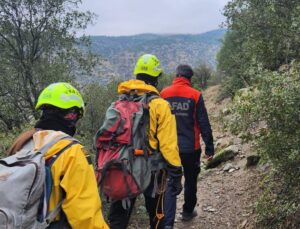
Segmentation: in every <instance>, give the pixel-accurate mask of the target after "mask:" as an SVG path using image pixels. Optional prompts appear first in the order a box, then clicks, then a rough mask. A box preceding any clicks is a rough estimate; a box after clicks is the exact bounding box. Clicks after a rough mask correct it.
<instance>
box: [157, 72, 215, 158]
mask: <svg viewBox="0 0 300 229" xmlns="http://www.w3.org/2000/svg"><path fill="white" fill-rule="evenodd" d="M161 96H162V98H164V99H166V100H167V101H169V103H170V104H171V106H172V110H173V113H174V114H175V117H176V124H177V135H178V145H179V151H180V153H192V152H194V151H195V150H198V149H200V134H201V136H202V139H203V140H204V142H205V145H206V150H205V154H207V155H209V156H211V155H213V154H214V145H213V136H212V130H211V126H210V123H209V119H208V115H207V111H206V108H205V104H204V100H203V97H202V94H201V92H200V91H198V90H196V89H194V88H192V86H191V82H190V80H189V79H187V78H185V77H177V78H176V79H175V80H174V81H173V84H172V85H171V86H169V87H167V88H165V89H163V90H162V92H161Z"/></svg>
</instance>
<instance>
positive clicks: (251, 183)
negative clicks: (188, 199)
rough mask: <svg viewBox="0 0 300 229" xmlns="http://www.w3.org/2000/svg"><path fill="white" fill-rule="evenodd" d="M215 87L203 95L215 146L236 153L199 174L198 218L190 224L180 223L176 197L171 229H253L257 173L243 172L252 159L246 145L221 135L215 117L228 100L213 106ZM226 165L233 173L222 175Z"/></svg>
mask: <svg viewBox="0 0 300 229" xmlns="http://www.w3.org/2000/svg"><path fill="white" fill-rule="evenodd" d="M218 90H219V87H218V86H214V87H210V88H209V89H207V90H206V91H205V92H204V100H205V104H206V107H207V110H208V114H209V116H210V121H211V124H212V128H213V133H214V139H215V142H218V145H219V146H218V148H217V151H218V149H220V148H224V147H225V146H227V145H236V146H237V147H238V149H239V153H238V155H237V156H236V157H235V159H234V160H232V161H230V162H225V163H223V164H221V165H220V166H219V167H217V168H215V169H211V170H207V171H202V172H201V175H200V177H199V181H198V194H197V196H198V204H197V207H196V210H197V213H198V216H197V217H195V218H194V219H193V220H192V221H190V222H185V223H184V222H182V221H181V219H180V212H181V211H182V204H183V195H182V194H181V195H180V196H179V197H178V202H177V215H176V223H175V226H174V228H175V229H181V228H185V229H190V228H195V229H197V228H201V229H223V228H224V229H225V228H255V211H254V210H255V202H256V200H257V197H258V195H259V193H260V190H259V180H260V177H259V171H258V169H257V168H256V167H255V168H251V169H246V168H245V165H246V158H247V156H249V155H252V154H253V152H251V150H250V147H249V146H248V145H242V144H241V141H240V140H239V139H238V138H236V137H233V136H231V135H230V134H228V133H223V132H222V129H221V127H220V125H219V122H218V121H217V120H218V115H219V114H220V111H222V110H223V109H225V108H226V106H227V105H228V103H229V100H224V101H222V102H221V103H216V98H217V93H218ZM202 161H205V159H202ZM228 163H230V164H231V165H232V166H233V167H235V168H236V170H234V171H231V172H224V171H223V168H224V166H225V165H226V164H228Z"/></svg>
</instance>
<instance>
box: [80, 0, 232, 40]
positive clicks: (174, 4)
mask: <svg viewBox="0 0 300 229" xmlns="http://www.w3.org/2000/svg"><path fill="white" fill-rule="evenodd" d="M227 2H229V0H147V1H145V0H82V5H81V6H80V9H81V10H90V11H91V12H94V13H96V14H97V15H98V17H97V19H96V20H95V24H94V25H91V26H89V27H88V28H87V30H86V31H85V33H86V34H87V35H113V36H119V35H134V34H141V33H159V34H170V33H171V34H174V33H189V34H198V33H203V32H206V31H210V30H213V29H218V28H219V26H220V24H221V23H222V22H223V21H224V16H223V15H222V9H223V7H224V6H225V4H226V3H227Z"/></svg>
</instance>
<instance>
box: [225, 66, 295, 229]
mask: <svg viewBox="0 0 300 229" xmlns="http://www.w3.org/2000/svg"><path fill="white" fill-rule="evenodd" d="M285 68H286V70H285V71H284V72H271V71H267V70H263V71H261V72H260V73H259V74H258V75H257V77H258V78H259V82H258V83H257V85H256V86H255V87H252V88H248V89H244V90H241V91H240V92H239V93H238V95H237V96H236V97H235V98H234V101H235V106H234V108H233V113H234V114H235V117H234V121H232V123H231V129H232V131H233V132H235V133H236V134H238V133H240V132H244V133H247V135H246V137H245V139H246V140H254V142H255V145H256V148H257V150H258V152H259V153H260V155H261V156H262V157H263V158H265V159H268V160H270V161H271V162H272V164H273V165H274V168H275V169H276V172H277V174H278V176H277V177H279V178H278V179H279V182H278V181H274V182H276V183H277V184H278V183H279V184H280V185H281V187H282V189H283V191H282V190H281V191H280V192H279V193H277V194H276V192H275V191H274V193H275V194H276V195H275V194H274V195H273V196H272V197H274V201H275V203H276V204H274V205H273V206H274V207H275V208H268V205H265V204H267V203H268V202H269V201H262V202H261V203H260V208H259V209H269V211H267V212H264V210H260V211H259V213H260V215H259V217H260V222H261V223H262V224H266V222H269V226H270V227H268V228H276V225H277V224H278V225H279V224H280V223H282V222H283V221H285V220H287V218H288V217H289V215H290V214H293V213H295V212H296V211H299V210H300V206H299V205H298V204H297V203H299V196H298V197H297V195H296V196H295V195H294V194H293V193H292V191H291V190H299V188H300V166H299V165H300V110H299V107H300V94H299V91H300V63H296V62H294V63H293V64H292V65H287V66H285ZM272 203H274V202H272ZM295 204H296V205H295ZM270 205H271V203H270ZM290 206H293V208H292V207H290ZM283 209H285V210H287V209H289V210H288V211H283ZM270 217H272V221H268V219H269V218H270ZM270 222H272V223H274V225H271V223H270ZM271 226H272V227H271ZM273 226H274V227H273Z"/></svg>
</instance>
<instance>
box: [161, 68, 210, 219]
mask: <svg viewBox="0 0 300 229" xmlns="http://www.w3.org/2000/svg"><path fill="white" fill-rule="evenodd" d="M193 75H194V72H193V69H192V68H191V67H190V66H189V65H185V64H182V65H179V66H178V67H177V68H176V78H175V79H174V81H173V83H172V85H171V86H169V87H167V88H165V89H163V90H162V92H161V97H162V98H164V99H166V100H167V101H168V102H169V103H170V104H171V106H172V112H173V114H175V117H176V125H177V135H178V146H179V153H180V158H181V162H182V165H183V169H184V178H185V182H184V204H183V210H182V220H183V221H189V220H191V219H192V218H193V217H195V216H196V215H197V212H196V211H195V210H194V208H195V206H196V203H197V177H198V174H199V173H200V155H201V147H200V134H201V137H202V139H203V141H204V143H205V155H206V158H207V159H208V160H210V159H212V157H213V155H214V144H213V135H212V130H211V125H210V123H209V118H208V115H207V111H206V108H205V104H204V100H203V96H202V94H201V92H200V91H198V90H196V89H194V88H193V87H192V86H191V78H192V76H193ZM166 198H167V199H166V203H168V204H167V205H166V209H165V221H166V224H167V225H170V224H171V225H173V224H172V223H174V219H175V211H176V196H174V195H172V191H170V190H169V192H168V191H167V194H166ZM172 203H173V204H172ZM168 221H170V222H168ZM172 221H173V222H172Z"/></svg>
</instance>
